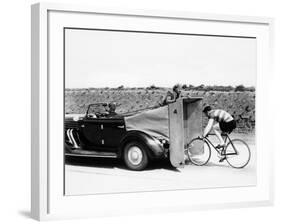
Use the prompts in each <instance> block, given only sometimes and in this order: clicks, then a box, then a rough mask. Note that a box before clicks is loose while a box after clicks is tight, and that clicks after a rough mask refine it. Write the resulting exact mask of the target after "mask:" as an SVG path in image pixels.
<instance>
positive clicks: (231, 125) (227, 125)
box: [219, 120, 236, 133]
mask: <svg viewBox="0 0 281 224" xmlns="http://www.w3.org/2000/svg"><path fill="white" fill-rule="evenodd" d="M219 124H220V129H221V130H222V131H223V132H228V133H230V132H232V131H233V129H235V128H236V121H235V120H232V121H229V122H224V121H222V122H220V123H219Z"/></svg>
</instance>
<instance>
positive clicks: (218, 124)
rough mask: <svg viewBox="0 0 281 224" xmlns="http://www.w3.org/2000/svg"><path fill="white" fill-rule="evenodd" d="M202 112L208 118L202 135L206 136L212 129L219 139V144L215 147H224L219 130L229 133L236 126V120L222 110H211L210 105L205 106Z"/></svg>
mask: <svg viewBox="0 0 281 224" xmlns="http://www.w3.org/2000/svg"><path fill="white" fill-rule="evenodd" d="M203 113H204V114H205V115H206V116H207V117H208V118H209V121H208V124H207V126H206V128H205V130H204V133H203V137H206V136H207V135H208V134H209V132H210V131H211V130H212V129H213V131H214V133H215V135H216V136H217V138H218V139H219V141H220V144H219V145H217V146H216V148H218V149H220V148H222V149H223V148H224V147H225V142H224V140H223V138H222V136H221V132H227V133H231V132H232V131H233V129H235V128H236V122H235V120H234V118H233V117H232V116H231V115H230V114H229V113H227V112H226V111H224V110H221V109H215V110H213V109H212V108H211V107H210V106H206V107H205V108H204V110H203Z"/></svg>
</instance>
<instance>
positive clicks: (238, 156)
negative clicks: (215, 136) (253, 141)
mask: <svg viewBox="0 0 281 224" xmlns="http://www.w3.org/2000/svg"><path fill="white" fill-rule="evenodd" d="M225 156H226V161H227V162H228V164H229V165H230V166H231V167H233V168H243V167H245V166H247V164H248V163H249V161H250V158H251V151H250V148H249V146H248V145H247V143H246V142H244V141H243V140H241V139H234V140H231V141H230V142H229V143H228V144H227V146H226V149H225Z"/></svg>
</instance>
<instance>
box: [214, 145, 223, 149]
mask: <svg viewBox="0 0 281 224" xmlns="http://www.w3.org/2000/svg"><path fill="white" fill-rule="evenodd" d="M224 147H225V144H218V145H217V146H216V149H224Z"/></svg>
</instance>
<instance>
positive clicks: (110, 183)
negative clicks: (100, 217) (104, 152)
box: [65, 135, 256, 195]
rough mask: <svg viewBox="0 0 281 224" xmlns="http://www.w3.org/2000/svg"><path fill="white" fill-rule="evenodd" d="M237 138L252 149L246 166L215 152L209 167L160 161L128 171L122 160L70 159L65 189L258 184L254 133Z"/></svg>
mask: <svg viewBox="0 0 281 224" xmlns="http://www.w3.org/2000/svg"><path fill="white" fill-rule="evenodd" d="M234 137H240V138H243V139H244V140H246V142H247V143H248V144H249V146H250V148H251V152H252V158H251V161H250V163H249V164H248V166H247V167H245V168H243V169H234V168H231V167H230V166H229V165H228V164H227V162H223V163H219V162H218V161H219V158H218V157H217V155H216V153H215V151H212V157H211V160H210V162H209V163H208V164H207V165H206V166H202V167H199V166H194V165H191V164H188V165H186V166H185V167H184V168H182V169H175V168H173V167H172V166H171V165H170V164H169V162H167V161H160V162H157V163H154V164H152V165H151V166H150V167H149V168H148V169H146V170H144V171H140V172H138V171H131V170H127V169H126V167H125V166H124V165H123V162H122V161H118V160H113V159H92V158H69V159H67V164H66V167H65V186H66V188H65V192H66V194H67V195H82V194H97V193H98V194H100V193H117V192H137V191H158V190H175V189H194V188H209V187H233V186H252V185H255V184H256V169H255V168H256V148H255V144H254V135H238V136H234Z"/></svg>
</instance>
